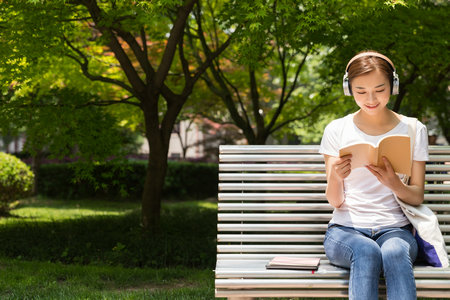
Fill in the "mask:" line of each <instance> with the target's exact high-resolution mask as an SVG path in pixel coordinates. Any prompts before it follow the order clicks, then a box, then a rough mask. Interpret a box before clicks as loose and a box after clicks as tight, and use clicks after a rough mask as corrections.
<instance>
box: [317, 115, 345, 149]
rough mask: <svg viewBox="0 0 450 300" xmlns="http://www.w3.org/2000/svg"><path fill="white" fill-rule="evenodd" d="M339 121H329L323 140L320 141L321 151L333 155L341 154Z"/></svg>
mask: <svg viewBox="0 0 450 300" xmlns="http://www.w3.org/2000/svg"><path fill="white" fill-rule="evenodd" d="M338 125H339V122H338V120H334V121H332V122H331V123H329V124H328V125H327V126H326V127H325V130H324V132H323V136H322V140H321V142H320V147H319V153H320V154H327V155H331V156H335V157H338V156H339V136H338V133H339V132H340V130H339V128H338V127H339V126H338Z"/></svg>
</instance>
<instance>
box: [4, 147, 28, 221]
mask: <svg viewBox="0 0 450 300" xmlns="http://www.w3.org/2000/svg"><path fill="white" fill-rule="evenodd" d="M33 182H34V175H33V172H31V170H30V168H29V167H28V166H27V165H26V164H25V163H24V162H22V161H21V160H20V159H18V158H16V157H15V156H13V155H10V154H6V153H3V152H0V215H4V214H6V213H7V212H8V211H9V203H11V202H13V201H15V200H17V199H20V198H23V197H26V196H28V195H29V194H30V193H31V191H32V188H33Z"/></svg>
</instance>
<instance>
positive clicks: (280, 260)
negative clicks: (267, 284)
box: [266, 256, 320, 270]
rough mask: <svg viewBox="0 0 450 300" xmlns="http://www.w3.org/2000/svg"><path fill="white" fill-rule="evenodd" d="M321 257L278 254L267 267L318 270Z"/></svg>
mask: <svg viewBox="0 0 450 300" xmlns="http://www.w3.org/2000/svg"><path fill="white" fill-rule="evenodd" d="M319 264H320V258H319V257H288V256H276V257H274V258H273V259H272V260H271V261H270V262H269V263H268V264H267V265H266V268H267V269H294V270H317V269H318V268H319Z"/></svg>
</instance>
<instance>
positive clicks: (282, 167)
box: [219, 163, 450, 172]
mask: <svg viewBox="0 0 450 300" xmlns="http://www.w3.org/2000/svg"><path fill="white" fill-rule="evenodd" d="M448 168H449V170H450V166H449V167H448ZM219 171H220V172H227V171H228V172H230V171H238V172H242V171H322V172H324V171H325V164H323V163H322V164H294V163H291V164H280V163H277V164H273V163H269V164H250V163H246V164H242V163H241V164H230V163H228V164H219Z"/></svg>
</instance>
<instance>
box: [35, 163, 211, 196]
mask: <svg viewBox="0 0 450 300" xmlns="http://www.w3.org/2000/svg"><path fill="white" fill-rule="evenodd" d="M76 170H77V165H76V164H47V165H42V166H41V168H40V176H39V179H38V183H37V184H38V191H39V193H40V194H41V195H45V196H48V197H57V198H66V199H69V198H70V199H80V198H99V197H100V198H105V197H106V198H109V199H124V198H127V199H140V197H141V195H142V191H143V188H144V181H145V174H146V170H147V163H145V162H132V161H130V162H128V163H104V164H96V165H94V166H93V167H92V172H91V176H90V177H89V178H82V179H79V177H78V176H77V173H76ZM217 173H218V170H217V165H216V164H206V163H190V162H174V161H169V162H168V169H167V175H166V178H165V183H164V187H163V197H164V198H166V199H167V198H170V199H179V200H186V199H203V198H207V197H215V195H216V193H217V180H218V179H217Z"/></svg>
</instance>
